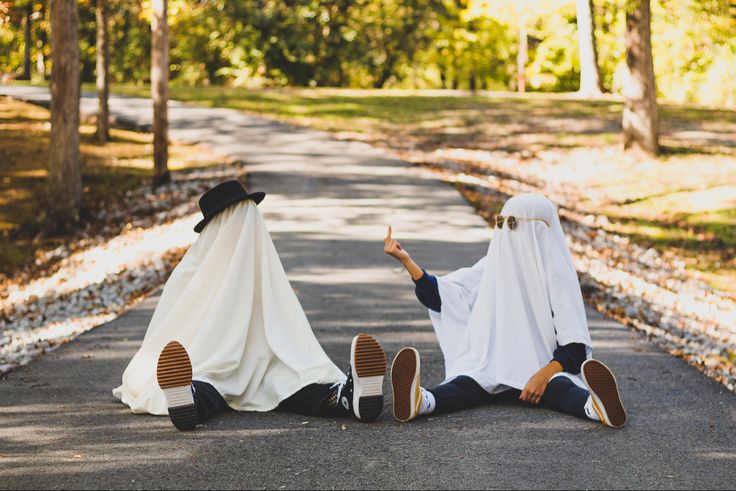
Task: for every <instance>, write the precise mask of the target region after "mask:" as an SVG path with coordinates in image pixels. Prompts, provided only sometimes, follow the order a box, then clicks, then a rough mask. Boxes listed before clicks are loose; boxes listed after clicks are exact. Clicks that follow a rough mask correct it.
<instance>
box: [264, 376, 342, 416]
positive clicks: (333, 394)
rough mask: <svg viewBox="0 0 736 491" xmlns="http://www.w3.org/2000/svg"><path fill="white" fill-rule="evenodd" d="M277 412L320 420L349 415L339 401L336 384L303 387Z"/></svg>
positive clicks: (282, 402)
mask: <svg viewBox="0 0 736 491" xmlns="http://www.w3.org/2000/svg"><path fill="white" fill-rule="evenodd" d="M276 410H277V411H286V412H290V413H297V414H303V415H305V416H315V417H318V418H332V417H335V416H347V415H349V412H348V410H346V409H345V408H343V407H342V406H341V405H340V404H339V403H338V401H337V387H335V386H334V384H310V385H307V386H306V387H302V388H301V389H299V390H298V391H296V392H295V393H294V394H292V395H290V396H289V397H287V398H286V399H284V400H283V401H281V404H279V406H278V407H277V408H276Z"/></svg>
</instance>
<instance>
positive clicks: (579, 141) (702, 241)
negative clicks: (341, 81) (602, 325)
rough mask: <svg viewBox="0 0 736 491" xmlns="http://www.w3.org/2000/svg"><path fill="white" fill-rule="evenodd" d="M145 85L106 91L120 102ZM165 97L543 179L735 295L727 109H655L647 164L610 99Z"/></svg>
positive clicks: (734, 178)
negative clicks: (655, 152)
mask: <svg viewBox="0 0 736 491" xmlns="http://www.w3.org/2000/svg"><path fill="white" fill-rule="evenodd" d="M85 88H86V89H87V90H94V88H93V87H85ZM149 90H150V89H149V88H148V87H147V86H131V85H115V86H113V92H116V93H123V94H128V95H138V96H148V95H149V94H150V92H149ZM171 98H172V99H176V100H180V101H185V102H190V103H194V104H198V105H206V106H213V107H229V108H234V109H240V110H243V111H246V112H249V113H254V114H263V115H268V116H269V117H273V118H276V119H280V120H283V121H287V122H290V123H293V124H297V125H303V126H310V127H314V128H318V129H322V130H326V131H330V132H332V133H334V134H335V135H336V136H338V137H340V138H349V139H357V140H361V141H366V142H369V143H372V144H377V145H380V146H384V147H388V148H390V149H392V150H395V151H398V152H399V153H400V154H402V155H405V156H407V158H411V159H412V160H414V161H421V158H422V155H428V156H431V155H434V156H437V155H439V157H440V158H444V157H447V159H450V160H455V159H456V156H457V154H458V152H459V153H462V154H463V155H464V157H462V158H460V159H459V160H460V161H463V159H466V160H467V161H468V162H470V163H472V165H473V166H474V168H476V169H477V170H478V171H479V173H480V174H481V175H482V173H483V172H485V173H495V172H499V171H500V172H503V173H505V174H510V175H512V176H516V177H517V178H519V179H522V180H523V179H535V180H540V179H541V180H543V181H544V182H545V183H546V184H545V186H549V187H550V188H553V187H556V188H562V189H564V191H565V193H566V194H567V195H569V196H572V197H573V199H574V201H575V206H576V207H577V208H578V209H580V210H581V211H584V212H590V213H595V214H602V215H604V216H605V217H606V218H607V219H608V223H607V224H606V225H604V227H605V228H606V229H608V230H611V231H615V232H617V233H620V234H623V235H625V236H628V237H630V238H631V239H632V240H634V241H636V242H638V243H640V244H643V245H646V246H653V247H655V248H657V249H658V250H660V251H662V252H667V253H673V254H676V255H677V256H679V257H681V258H683V259H684V260H685V261H686V262H687V264H688V267H689V268H690V269H691V270H692V271H694V272H696V273H697V274H698V275H700V276H701V277H702V278H703V279H704V280H705V281H707V282H709V283H710V284H712V285H714V286H716V287H718V288H721V289H725V290H727V291H728V292H729V293H730V295H731V296H733V297H734V298H736V111H734V110H728V109H714V108H700V107H691V106H680V105H668V104H661V105H660V121H661V130H662V131H661V140H660V141H661V143H662V145H663V154H662V156H661V157H660V158H656V159H655V158H649V157H644V156H636V155H634V156H632V155H630V154H626V153H624V152H622V150H621V144H620V142H621V124H620V121H621V112H622V103H621V101H619V100H616V99H615V98H608V99H604V100H595V101H587V100H578V99H575V98H573V97H571V96H569V95H564V94H533V93H530V94H526V95H522V96H519V95H515V94H505V93H498V94H496V93H491V94H482V95H469V94H464V95H462V94H461V95H458V94H453V93H448V92H443V91H398V90H397V91H392V90H383V91H378V90H349V89H267V90H266V89H264V90H246V89H238V88H231V87H196V88H192V87H181V86H176V85H173V86H171ZM500 162H503V165H501V164H500ZM546 190H547V187H542V188H541V191H542V192H545V191H546Z"/></svg>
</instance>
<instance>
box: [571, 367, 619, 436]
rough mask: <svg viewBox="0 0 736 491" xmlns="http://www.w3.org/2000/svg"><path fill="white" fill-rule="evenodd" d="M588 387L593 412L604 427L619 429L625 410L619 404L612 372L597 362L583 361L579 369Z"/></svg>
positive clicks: (616, 386)
mask: <svg viewBox="0 0 736 491" xmlns="http://www.w3.org/2000/svg"><path fill="white" fill-rule="evenodd" d="M580 373H581V374H582V375H583V380H584V381H585V385H587V386H588V390H589V392H590V398H591V399H592V400H593V410H594V411H595V412H596V414H597V415H598V417H599V418H600V420H601V423H603V424H604V425H606V426H610V427H612V428H621V427H622V426H623V425H624V424H626V409H624V405H623V404H622V403H621V397H620V396H619V393H618V384H617V383H616V377H614V376H613V372H611V370H610V369H609V368H608V367H607V366H606V365H604V364H603V363H601V362H600V361H598V360H585V361H584V362H583V365H582V366H581V368H580Z"/></svg>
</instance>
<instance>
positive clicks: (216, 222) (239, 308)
mask: <svg viewBox="0 0 736 491" xmlns="http://www.w3.org/2000/svg"><path fill="white" fill-rule="evenodd" d="M172 340H176V341H178V342H180V343H181V344H182V345H183V346H184V347H185V348H186V350H187V352H188V353H189V356H190V358H191V360H192V367H193V378H194V379H195V380H201V381H203V382H208V383H210V384H212V385H213V386H214V387H215V388H216V389H217V390H218V392H220V394H221V395H222V396H223V398H224V399H225V401H226V402H227V404H228V405H229V406H230V407H231V408H233V409H235V410H249V411H269V410H271V409H274V408H275V407H276V406H277V405H278V404H279V403H280V402H281V401H283V400H284V399H286V398H287V397H289V396H290V395H292V394H293V393H295V392H296V391H298V390H299V389H301V388H302V387H305V386H306V385H309V384H312V383H336V382H341V381H343V380H344V379H345V375H344V374H343V373H341V372H340V370H339V369H338V368H337V366H335V365H334V364H333V363H332V361H330V359H329V358H328V357H327V355H326V354H325V352H324V351H323V349H322V347H321V346H320V344H319V342H318V341H317V339H316V337H315V336H314V333H313V331H312V328H311V326H310V325H309V321H308V320H307V317H306V315H305V314H304V311H303V310H302V307H301V305H300V304H299V300H298V299H297V297H296V294H295V293H294V290H293V289H292V287H291V285H290V284H289V280H288V279H287V277H286V272H285V271H284V268H283V266H282V265H281V261H280V260H279V257H278V253H277V252H276V248H275V247H274V245H273V242H272V240H271V236H270V235H269V233H268V230H267V229H266V226H265V223H264V221H263V217H262V216H261V213H260V211H259V210H258V207H257V206H256V205H255V204H254V203H253V202H252V201H244V202H241V203H238V204H237V205H234V206H231V207H229V208H227V209H226V210H224V211H222V212H220V213H219V214H218V215H217V216H216V217H215V218H214V219H213V220H212V221H211V222H210V223H209V224H207V226H206V227H205V228H204V230H203V231H202V233H201V234H200V235H199V237H198V238H197V240H196V242H195V243H194V244H193V245H192V247H191V248H190V249H189V250H188V251H187V253H186V254H185V255H184V257H183V258H182V260H181V262H180V263H179V264H178V265H177V266H176V268H175V269H174V271H173V272H172V274H171V276H170V277H169V279H168V281H167V282H166V285H165V286H164V290H163V293H162V294H161V298H160V299H159V302H158V305H157V306H156V310H155V311H154V314H153V317H152V319H151V322H150V324H149V326H148V331H147V332H146V336H145V338H144V340H143V343H142V345H141V347H140V349H139V350H138V352H137V353H136V354H135V356H134V357H133V359H132V360H131V362H130V364H129V365H128V367H127V369H126V370H125V372H124V373H123V380H122V385H120V386H119V387H117V388H115V389H114V390H113V394H114V395H115V396H116V397H118V398H119V399H120V400H122V401H123V402H124V403H125V404H127V405H128V406H130V408H131V410H132V411H133V412H136V413H151V414H167V409H166V402H165V399H164V395H163V392H162V391H161V389H160V388H159V387H158V384H157V382H156V363H157V360H158V356H159V353H160V352H161V350H162V349H163V347H164V346H165V345H166V344H167V343H168V342H169V341H172Z"/></svg>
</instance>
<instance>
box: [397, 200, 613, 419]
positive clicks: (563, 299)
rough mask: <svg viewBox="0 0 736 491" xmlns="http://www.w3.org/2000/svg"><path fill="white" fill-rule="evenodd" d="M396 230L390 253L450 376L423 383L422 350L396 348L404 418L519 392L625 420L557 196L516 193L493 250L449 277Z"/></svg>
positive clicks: (577, 411)
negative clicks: (598, 354)
mask: <svg viewBox="0 0 736 491" xmlns="http://www.w3.org/2000/svg"><path fill="white" fill-rule="evenodd" d="M391 234H392V230H391V227H390V226H389V229H388V235H387V237H386V239H385V241H384V251H385V252H386V253H387V254H389V255H391V256H393V257H394V258H396V259H398V260H399V261H400V262H401V263H402V264H403V265H404V267H405V268H406V270H407V272H408V273H409V274H410V275H411V277H412V279H413V280H414V282H415V285H416V295H417V297H418V299H419V301H420V302H421V303H422V304H423V305H424V306H426V307H427V308H428V309H429V315H430V318H431V321H432V324H433V326H434V330H435V332H436V335H437V339H438V341H439V344H440V348H441V349H442V354H443V356H444V359H445V381H444V382H442V383H441V384H440V385H438V386H437V387H435V388H433V389H431V390H427V389H425V388H424V387H421V385H420V357H419V352H418V351H417V350H416V349H414V348H412V347H408V348H404V349H402V350H401V351H400V352H399V353H398V354H397V355H396V357H395V358H394V360H393V363H392V365H391V384H392V388H393V411H394V417H395V418H396V419H397V420H398V421H401V422H406V421H411V420H413V419H415V418H416V417H417V416H420V415H427V414H430V413H447V412H451V411H457V410H461V409H465V408H470V407H474V406H478V405H481V404H487V403H490V402H493V401H496V400H499V399H508V398H509V397H512V398H513V397H518V399H520V400H522V401H526V402H528V403H531V404H541V405H542V406H544V407H548V408H551V409H554V410H558V411H562V412H565V413H568V414H571V415H575V416H579V417H582V418H588V419H592V420H596V421H600V422H602V423H603V424H604V425H607V426H611V427H615V428H619V427H621V426H623V425H624V423H625V422H626V411H625V409H624V407H623V404H622V403H621V399H620V397H619V392H618V386H617V384H616V379H615V378H614V376H613V373H612V372H611V371H610V369H609V368H608V367H606V366H605V365H604V364H603V363H601V362H600V361H598V360H594V359H592V358H591V354H592V348H591V345H592V344H591V339H590V333H589V331H588V323H587V318H586V315H585V307H584V305H583V298H582V294H581V291H580V284H579V283H578V278H577V275H576V272H575V268H574V266H573V263H572V256H571V254H570V250H569V248H568V246H567V243H566V241H565V235H564V232H563V230H562V226H561V224H560V220H559V217H558V215H557V209H556V207H555V205H554V204H553V203H552V202H551V201H549V200H548V199H547V198H545V197H544V196H541V195H535V194H523V195H519V196H516V197H513V198H511V199H509V200H508V201H507V202H506V203H505V204H504V206H503V209H502V210H501V213H500V215H498V216H497V217H496V228H495V230H494V233H493V240H492V241H491V243H490V245H489V247H488V252H487V254H486V256H485V257H483V258H482V259H481V260H480V261H478V262H477V263H476V264H475V265H474V266H472V267H469V268H462V269H459V270H457V271H455V272H453V273H450V274H448V275H446V276H441V277H434V276H431V275H429V274H428V273H427V272H426V271H424V270H423V269H422V268H420V267H419V266H418V265H417V264H416V263H415V262H414V261H413V260H412V258H411V256H410V255H409V253H408V252H407V251H406V249H404V248H403V247H402V246H401V244H399V242H397V241H396V240H394V239H393V238H392V237H391ZM580 375H582V379H581V376H580Z"/></svg>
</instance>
